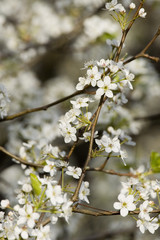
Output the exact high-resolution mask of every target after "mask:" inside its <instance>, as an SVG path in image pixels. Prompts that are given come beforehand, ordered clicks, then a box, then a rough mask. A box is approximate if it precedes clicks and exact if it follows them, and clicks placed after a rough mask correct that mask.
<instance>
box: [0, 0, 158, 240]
mask: <svg viewBox="0 0 160 240" xmlns="http://www.w3.org/2000/svg"><path fill="white" fill-rule="evenodd" d="M106 2H107V1H104V0H23V1H20V0H14V1H13V0H0V32H1V34H0V83H2V84H4V86H5V87H6V89H7V91H8V94H9V98H10V100H11V102H10V103H9V104H8V115H11V114H13V113H16V112H19V111H21V110H24V109H27V108H33V107H37V106H42V105H44V104H47V103H50V102H53V101H55V100H57V99H60V98H62V97H64V96H67V95H69V94H71V93H73V92H74V91H76V89H75V86H76V84H77V82H78V78H79V77H80V76H84V75H85V70H84V69H83V67H84V63H86V62H88V61H91V60H100V59H101V58H105V59H107V58H108V57H109V54H110V50H111V49H110V46H109V45H107V43H106V40H107V39H111V40H112V39H115V38H116V39H118V40H120V38H121V30H120V27H119V25H118V23H116V22H115V21H114V20H113V18H112V17H111V16H110V12H108V11H106V10H105V3H106ZM134 2H135V3H136V5H137V6H138V4H139V1H134ZM119 3H122V4H124V6H125V7H126V9H127V8H128V6H129V4H130V3H131V1H130V0H123V1H119ZM144 8H145V10H146V12H147V17H146V18H144V19H143V18H139V19H137V21H136V23H135V24H134V25H133V28H132V29H131V31H130V32H129V34H128V36H127V40H126V42H125V47H124V49H123V51H122V57H124V55H125V54H126V53H127V56H134V55H135V54H137V53H139V52H140V51H141V50H142V49H143V48H144V47H145V46H146V45H147V43H148V42H149V41H150V40H151V39H152V37H153V36H154V34H155V32H156V31H157V29H158V27H159V20H160V19H159V13H160V1H159V0H146V2H145V5H144ZM131 14H132V13H131ZM147 53H149V54H150V55H152V56H157V57H160V54H159V53H160V39H159V38H158V39H157V40H156V41H155V42H154V44H153V46H151V47H150V48H149V50H148V52H147ZM128 68H129V69H130V71H131V72H133V73H134V74H135V76H136V79H135V81H134V83H133V85H134V90H133V91H132V92H129V93H127V98H128V103H127V104H125V106H124V107H122V108H120V109H119V115H118V117H117V118H118V120H119V121H118V122H117V120H116V119H117V118H115V115H114V116H113V115H111V116H110V115H106V112H105V110H104V112H103V113H102V114H101V116H100V122H99V125H98V129H99V130H101V131H102V130H105V129H107V128H108V126H110V125H112V126H114V127H115V128H119V127H122V128H124V129H125V130H126V128H127V129H128V130H127V131H128V134H130V135H131V136H132V138H133V141H135V142H136V146H134V147H133V146H128V147H127V148H126V149H127V151H128V153H129V154H128V158H127V160H126V163H127V167H125V166H123V164H122V163H120V162H116V161H113V162H109V164H108V165H107V168H108V169H115V170H117V171H118V170H121V171H123V172H127V171H128V170H129V168H130V167H133V168H136V167H138V166H139V165H141V164H144V165H145V167H146V168H147V167H149V159H150V153H151V151H157V152H160V108H159V101H160V79H159V74H160V63H155V62H153V61H151V60H147V59H139V60H136V61H135V62H132V63H130V64H128ZM69 108H70V102H69V101H66V102H64V103H63V104H60V105H58V106H56V107H53V108H50V109H48V110H47V111H45V112H38V113H33V114H29V115H26V116H24V117H22V118H19V119H17V120H12V121H7V122H0V145H1V146H4V147H5V148H6V149H7V150H8V151H9V152H11V153H13V154H15V155H17V156H18V155H19V149H20V147H21V145H22V143H23V142H27V141H28V140H30V139H32V140H35V141H36V142H37V144H38V145H39V146H43V144H44V142H45V141H44V140H46V139H47V141H48V143H52V144H55V145H59V146H60V148H61V149H64V150H66V151H67V150H68V149H69V147H70V146H68V147H66V145H65V144H64V141H63V139H62V138H61V137H60V133H59V131H58V130H57V123H58V119H59V117H60V116H62V115H64V114H65V112H66V111H68V109H69ZM87 149H88V144H79V146H78V148H77V149H76V150H75V152H74V155H73V157H72V159H71V161H72V163H73V164H75V165H77V166H81V167H82V166H83V163H84V160H85V157H86V155H87ZM0 159H1V164H0V198H1V199H4V198H6V197H10V198H12V199H14V197H15V195H14V190H15V188H16V185H17V181H18V180H19V179H21V178H22V177H23V173H22V170H21V168H20V166H17V164H15V163H14V162H12V161H11V159H10V158H9V157H7V156H6V155H5V154H3V153H1V152H0ZM93 164H96V162H94V161H93ZM93 174H94V176H93ZM157 177H158V176H157ZM90 179H91V198H90V202H91V205H92V206H96V207H99V206H100V208H103V209H106V210H113V202H115V200H116V199H117V195H118V193H119V190H120V187H121V185H120V180H125V178H124V179H123V178H122V179H120V178H119V177H117V176H108V175H107V176H106V175H105V176H104V175H103V174H100V173H89V174H88V175H87V180H90ZM13 201H14V200H13ZM53 231H54V235H53V239H58V240H59V239H65V240H66V239H74V240H89V239H93V240H94V239H115V240H121V239H123V240H125V239H137V240H141V239H155V240H156V239H158V236H159V234H160V232H158V231H157V233H156V234H155V235H154V236H152V235H150V234H148V233H146V234H144V235H142V234H141V233H140V232H139V230H138V229H137V228H136V225H135V221H133V220H132V219H131V220H130V218H129V217H128V218H125V219H122V217H120V216H117V217H115V216H114V217H99V218H95V217H90V216H83V215H78V214H75V215H74V216H73V218H72V219H71V221H70V224H66V223H64V222H63V221H62V222H59V225H58V226H57V225H56V227H55V229H53Z"/></svg>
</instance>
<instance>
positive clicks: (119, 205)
mask: <svg viewBox="0 0 160 240" xmlns="http://www.w3.org/2000/svg"><path fill="white" fill-rule="evenodd" d="M113 207H114V208H115V209H117V210H119V209H121V207H122V204H121V203H120V202H115V203H114V204H113Z"/></svg>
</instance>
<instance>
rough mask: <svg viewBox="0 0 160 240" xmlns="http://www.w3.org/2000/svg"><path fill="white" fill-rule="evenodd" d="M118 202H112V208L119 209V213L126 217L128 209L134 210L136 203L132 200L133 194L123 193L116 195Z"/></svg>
mask: <svg viewBox="0 0 160 240" xmlns="http://www.w3.org/2000/svg"><path fill="white" fill-rule="evenodd" d="M118 200H119V202H115V203H114V205H113V206H114V208H115V209H117V210H120V214H121V216H122V217H126V216H127V215H128V212H129V211H134V210H135V209H136V205H135V204H134V203H133V202H134V196H133V195H128V196H127V197H126V196H125V195H123V194H119V195H118Z"/></svg>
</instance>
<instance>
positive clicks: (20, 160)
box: [0, 146, 44, 168]
mask: <svg viewBox="0 0 160 240" xmlns="http://www.w3.org/2000/svg"><path fill="white" fill-rule="evenodd" d="M0 151H1V152H3V153H5V154H6V155H8V156H9V157H11V158H13V159H15V160H17V161H18V162H19V163H21V164H24V165H26V166H30V167H39V168H42V167H44V166H43V165H41V164H36V163H31V162H27V161H25V160H23V159H22V158H20V157H17V156H15V155H14V154H12V153H10V152H8V151H7V150H6V149H5V148H4V147H2V146H0Z"/></svg>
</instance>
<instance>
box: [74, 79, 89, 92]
mask: <svg viewBox="0 0 160 240" xmlns="http://www.w3.org/2000/svg"><path fill="white" fill-rule="evenodd" d="M88 84H90V79H88V78H84V77H79V83H78V84H77V85H76V89H77V90H82V89H84V87H85V86H86V85H88Z"/></svg>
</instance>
